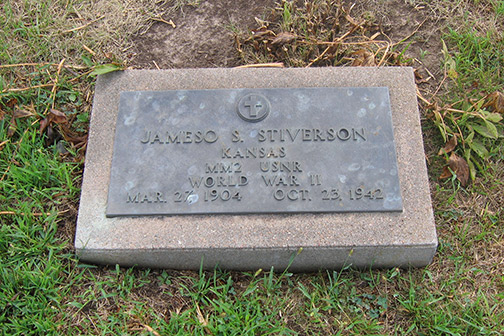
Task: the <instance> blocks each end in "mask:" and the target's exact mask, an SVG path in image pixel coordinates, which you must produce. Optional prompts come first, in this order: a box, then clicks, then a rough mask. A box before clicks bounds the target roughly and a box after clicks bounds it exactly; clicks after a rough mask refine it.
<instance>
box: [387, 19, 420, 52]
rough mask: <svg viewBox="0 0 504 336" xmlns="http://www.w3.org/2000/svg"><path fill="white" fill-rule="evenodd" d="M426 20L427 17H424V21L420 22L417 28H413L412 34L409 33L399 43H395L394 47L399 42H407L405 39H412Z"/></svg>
mask: <svg viewBox="0 0 504 336" xmlns="http://www.w3.org/2000/svg"><path fill="white" fill-rule="evenodd" d="M425 21H427V19H424V20H423V21H422V22H421V23H420V24H419V25H418V26H417V27H416V28H415V30H413V32H412V33H411V34H409V35H408V36H406V37H405V38H403V39H402V40H401V41H399V42H397V43H394V44H393V45H392V47H395V46H396V45H399V44H401V43H403V42H405V41H407V40H409V39H410V38H411V37H412V36H413V35H415V34H416V33H417V32H418V30H419V29H420V27H422V26H423V24H424V23H425Z"/></svg>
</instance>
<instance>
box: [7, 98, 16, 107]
mask: <svg viewBox="0 0 504 336" xmlns="http://www.w3.org/2000/svg"><path fill="white" fill-rule="evenodd" d="M17 103H18V100H17V99H16V98H11V99H9V100H8V101H7V103H5V106H7V107H9V108H13V107H14V106H16V105H17Z"/></svg>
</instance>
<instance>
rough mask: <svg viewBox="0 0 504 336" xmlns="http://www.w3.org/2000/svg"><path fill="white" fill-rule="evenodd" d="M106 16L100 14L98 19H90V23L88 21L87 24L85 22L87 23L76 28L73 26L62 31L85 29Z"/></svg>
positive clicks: (69, 31)
mask: <svg viewBox="0 0 504 336" xmlns="http://www.w3.org/2000/svg"><path fill="white" fill-rule="evenodd" d="M104 17H105V15H102V16H100V17H99V18H97V19H94V20H91V21H89V22H88V23H86V24H85V25H83V26H80V27H76V28H73V29H68V30H64V31H63V32H62V34H66V33H71V32H74V31H77V30H81V29H84V28H86V27H87V26H89V25H92V24H93V23H95V22H96V21H100V20H101V19H103V18H104Z"/></svg>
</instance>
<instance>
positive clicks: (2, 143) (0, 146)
mask: <svg viewBox="0 0 504 336" xmlns="http://www.w3.org/2000/svg"><path fill="white" fill-rule="evenodd" d="M7 142H9V139H7V140H5V141H3V142H0V151H2V148H3V146H5V144H6V143H7Z"/></svg>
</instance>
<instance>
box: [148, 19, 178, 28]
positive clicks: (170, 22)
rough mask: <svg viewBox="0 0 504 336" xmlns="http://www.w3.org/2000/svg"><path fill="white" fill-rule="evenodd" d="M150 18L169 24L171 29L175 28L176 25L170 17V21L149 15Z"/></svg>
mask: <svg viewBox="0 0 504 336" xmlns="http://www.w3.org/2000/svg"><path fill="white" fill-rule="evenodd" d="M150 19H151V20H153V21H159V22H163V23H166V24H167V25H170V26H172V27H173V29H175V28H177V25H176V24H175V23H174V22H173V21H172V20H171V19H170V21H166V20H165V19H163V18H160V17H159V18H157V17H151V18H150Z"/></svg>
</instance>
